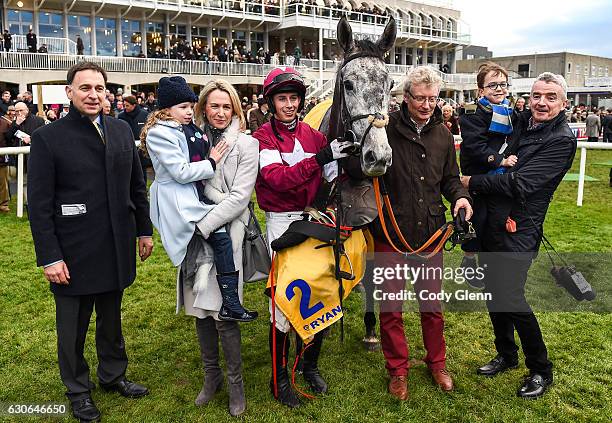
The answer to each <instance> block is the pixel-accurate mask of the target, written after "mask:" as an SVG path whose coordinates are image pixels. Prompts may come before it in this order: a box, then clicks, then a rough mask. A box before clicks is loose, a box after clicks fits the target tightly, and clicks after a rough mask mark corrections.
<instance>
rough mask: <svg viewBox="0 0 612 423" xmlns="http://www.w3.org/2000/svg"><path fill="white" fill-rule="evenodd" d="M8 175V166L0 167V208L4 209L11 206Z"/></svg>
mask: <svg viewBox="0 0 612 423" xmlns="http://www.w3.org/2000/svg"><path fill="white" fill-rule="evenodd" d="M8 175H9V168H8V166H5V165H0V206H4V207H8V205H9V186H8Z"/></svg>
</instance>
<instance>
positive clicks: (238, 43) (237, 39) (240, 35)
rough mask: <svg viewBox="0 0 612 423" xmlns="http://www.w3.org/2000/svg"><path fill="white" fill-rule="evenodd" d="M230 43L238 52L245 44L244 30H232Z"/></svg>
mask: <svg viewBox="0 0 612 423" xmlns="http://www.w3.org/2000/svg"><path fill="white" fill-rule="evenodd" d="M232 43H233V45H234V46H235V47H236V48H238V50H239V51H240V52H242V49H243V48H244V47H245V46H246V31H232Z"/></svg>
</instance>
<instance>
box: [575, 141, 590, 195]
mask: <svg viewBox="0 0 612 423" xmlns="http://www.w3.org/2000/svg"><path fill="white" fill-rule="evenodd" d="M586 156H587V149H586V148H585V147H582V148H581V149H580V175H579V176H578V198H577V199H576V205H577V206H579V207H582V196H583V195H584V175H585V172H586Z"/></svg>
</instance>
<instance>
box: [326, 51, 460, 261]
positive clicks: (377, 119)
mask: <svg viewBox="0 0 612 423" xmlns="http://www.w3.org/2000/svg"><path fill="white" fill-rule="evenodd" d="M358 57H375V58H379V57H378V56H376V55H372V54H370V53H365V52H361V53H356V54H354V55H352V56H349V57H348V58H347V59H346V60H345V61H344V62H343V63H342V66H341V67H340V69H339V71H338V81H336V87H337V88H338V89H339V90H340V92H339V97H340V101H341V104H342V109H341V121H342V126H343V128H342V129H343V131H344V134H343V138H344V139H345V140H346V139H348V138H352V139H353V140H352V142H353V144H354V145H355V146H356V147H357V148H356V152H360V151H361V147H362V145H363V142H364V141H365V139H366V137H367V135H368V133H369V132H370V130H371V129H372V127H375V128H384V127H386V126H387V125H388V124H389V115H388V114H383V113H380V112H375V113H366V114H361V115H356V116H351V114H350V112H349V110H348V108H347V106H346V101H345V99H344V86H343V85H342V84H341V83H340V80H341V74H342V69H343V68H344V66H346V65H347V63H349V62H350V61H351V60H354V59H356V58H358ZM361 119H367V120H368V123H369V125H368V127H367V128H366V130H365V131H364V133H363V135H362V136H361V138H360V139H359V140H357V139H356V135H355V132H354V131H353V130H352V129H351V127H352V124H353V123H354V122H356V121H358V120H361ZM373 182H374V195H375V197H376V208H377V211H378V216H379V219H380V224H381V226H382V229H383V233H384V234H385V237H386V238H387V241H388V242H389V245H390V246H391V247H392V248H393V249H394V250H395V251H397V252H398V253H401V254H404V255H407V256H411V255H418V256H419V257H422V258H425V259H428V258H430V257H432V256H434V255H435V254H437V253H439V252H440V251H441V250H442V248H444V245H445V244H446V241H447V240H448V239H449V238H450V236H451V235H452V233H453V228H454V227H453V224H449V223H445V224H444V225H442V227H440V228H439V229H438V230H437V231H436V232H435V233H434V234H433V235H432V236H431V237H430V238H429V239H428V240H427V241H426V242H425V243H424V244H423V245H421V246H420V247H419V248H417V249H414V248H412V247H411V246H410V244H409V243H408V242H407V241H406V238H405V237H404V235H403V234H402V231H401V230H400V228H399V225H398V223H397V220H396V219H395V214H394V213H393V208H392V207H391V201H390V200H389V193H388V192H387V190H386V187H385V184H384V180H383V179H382V178H378V177H376V178H373ZM381 188H382V189H381ZM383 203H384V207H385V208H386V209H387V212H388V214H389V220H390V221H391V225H392V226H393V230H394V231H395V233H396V235H397V237H398V238H399V240H400V241H401V243H402V244H403V246H404V247H405V248H406V250H407V251H402V250H401V249H400V248H398V247H397V246H396V245H395V244H394V243H393V241H392V240H391V236H390V234H389V231H388V229H387V225H386V221H385V216H384V210H383ZM436 239H439V242H438V243H437V244H436V245H435V247H433V249H431V252H429V254H427V255H421V253H423V252H428V251H429V250H428V249H429V248H430V247H431V246H432V244H434V242H435V241H436Z"/></svg>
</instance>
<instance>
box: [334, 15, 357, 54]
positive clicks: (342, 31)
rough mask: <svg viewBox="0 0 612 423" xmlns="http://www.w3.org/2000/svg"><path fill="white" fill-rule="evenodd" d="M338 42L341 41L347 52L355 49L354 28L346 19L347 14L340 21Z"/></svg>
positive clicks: (343, 48) (341, 45)
mask: <svg viewBox="0 0 612 423" xmlns="http://www.w3.org/2000/svg"><path fill="white" fill-rule="evenodd" d="M336 32H337V34H338V43H340V47H342V50H344V52H345V53H348V52H349V51H351V50H352V49H353V47H354V46H355V43H354V41H353V30H352V29H351V26H350V25H349V23H348V21H347V20H346V16H342V19H340V21H339V22H338V29H337V31H336Z"/></svg>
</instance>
